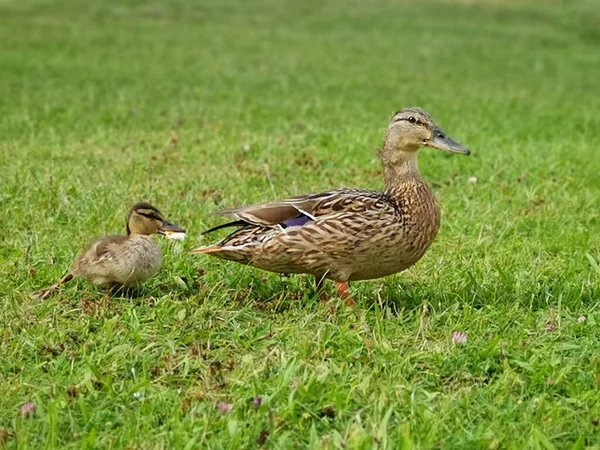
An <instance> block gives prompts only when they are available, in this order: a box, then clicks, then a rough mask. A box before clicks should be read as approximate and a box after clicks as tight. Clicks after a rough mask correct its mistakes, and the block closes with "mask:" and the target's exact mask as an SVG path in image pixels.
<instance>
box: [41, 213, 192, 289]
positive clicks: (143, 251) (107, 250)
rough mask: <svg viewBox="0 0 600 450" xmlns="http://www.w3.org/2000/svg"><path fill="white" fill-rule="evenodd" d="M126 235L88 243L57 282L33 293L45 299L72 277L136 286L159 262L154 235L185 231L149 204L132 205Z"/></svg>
mask: <svg viewBox="0 0 600 450" xmlns="http://www.w3.org/2000/svg"><path fill="white" fill-rule="evenodd" d="M126 229H127V235H126V236H106V237H103V238H102V239H99V240H97V241H95V242H93V243H92V244H90V245H89V246H88V247H87V248H86V249H85V250H84V251H83V252H82V253H80V254H79V256H77V258H75V262H74V263H73V266H72V267H71V270H70V271H69V273H67V274H66V275H65V276H64V277H63V278H62V279H61V280H60V281H59V282H58V283H56V284H54V285H52V286H50V287H48V288H46V289H43V290H41V291H39V292H37V293H35V294H34V297H35V298H37V299H40V300H45V299H47V298H48V297H50V296H51V295H52V294H53V293H54V292H55V291H56V290H57V289H58V288H60V286H62V285H63V284H65V283H66V282H68V281H70V280H72V279H73V278H74V277H81V278H86V279H87V280H89V281H90V282H92V283H93V284H96V285H100V286H104V285H112V286H122V287H125V288H137V287H139V286H140V285H141V284H142V283H144V282H145V281H147V280H149V279H150V278H152V277H153V276H154V275H156V273H157V272H158V271H159V269H160V267H161V265H162V252H161V250H160V247H159V246H158V245H156V244H155V243H154V242H152V239H151V238H150V236H151V235H153V234H160V235H163V236H166V237H167V238H180V237H181V236H182V235H184V233H185V231H184V230H183V229H182V228H180V227H179V226H177V225H174V224H172V223H169V222H167V221H166V220H164V219H163V217H162V214H161V213H160V211H159V210H158V209H156V208H155V207H154V206H152V205H150V204H148V203H138V204H136V205H134V206H133V208H131V210H130V211H129V215H128V216H127V222H126Z"/></svg>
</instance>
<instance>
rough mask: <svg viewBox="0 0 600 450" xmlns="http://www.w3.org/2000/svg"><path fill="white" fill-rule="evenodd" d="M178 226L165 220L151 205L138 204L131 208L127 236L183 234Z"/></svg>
mask: <svg viewBox="0 0 600 450" xmlns="http://www.w3.org/2000/svg"><path fill="white" fill-rule="evenodd" d="M183 232H184V230H182V229H181V228H179V227H178V226H177V225H174V224H172V223H169V222H167V221H166V220H164V219H163V217H162V214H161V213H160V211H159V210H158V209H156V208H155V207H154V206H152V205H150V204H149V203H138V204H136V205H134V206H133V208H131V211H129V216H128V217H127V234H142V235H145V236H149V235H151V234H162V235H165V234H166V233H183Z"/></svg>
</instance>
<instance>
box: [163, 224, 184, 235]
mask: <svg viewBox="0 0 600 450" xmlns="http://www.w3.org/2000/svg"><path fill="white" fill-rule="evenodd" d="M173 233H185V230H184V229H183V228H181V227H179V226H178V225H175V224H173V223H170V222H167V221H166V220H163V223H162V225H161V226H160V228H159V229H158V234H162V235H163V236H168V235H170V234H173Z"/></svg>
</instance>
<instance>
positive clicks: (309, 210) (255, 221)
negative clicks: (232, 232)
mask: <svg viewBox="0 0 600 450" xmlns="http://www.w3.org/2000/svg"><path fill="white" fill-rule="evenodd" d="M394 208H395V205H394V203H393V202H391V201H390V199H389V198H388V197H387V196H386V195H385V194H384V193H382V192H376V191H367V190H361V189H336V190H332V191H327V192H321V193H318V194H309V195H302V196H298V197H291V198H287V199H284V200H277V201H274V202H270V203H264V204H261V205H252V206H244V207H241V208H234V209H226V210H223V211H220V212H218V214H220V215H223V216H226V217H230V218H232V219H235V220H234V221H232V222H229V223H225V224H222V225H218V226H216V227H214V228H211V229H210V230H207V231H205V232H204V233H203V234H207V233H211V232H213V231H216V230H220V229H222V228H227V227H246V226H252V227H262V228H274V227H290V226H301V225H304V224H305V223H308V222H310V221H316V220H319V218H324V216H329V215H331V214H337V213H342V214H343V213H344V212H347V213H360V212H365V211H369V210H379V211H381V209H391V210H393V209H394Z"/></svg>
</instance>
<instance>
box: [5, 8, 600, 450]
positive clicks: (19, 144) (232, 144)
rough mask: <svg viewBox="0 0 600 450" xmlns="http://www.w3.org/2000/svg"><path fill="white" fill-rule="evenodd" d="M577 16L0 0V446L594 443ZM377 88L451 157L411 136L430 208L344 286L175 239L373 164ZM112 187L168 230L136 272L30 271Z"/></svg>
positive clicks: (590, 179)
mask: <svg viewBox="0 0 600 450" xmlns="http://www.w3.org/2000/svg"><path fill="white" fill-rule="evenodd" d="M599 30H600V12H599V10H598V7H597V3H596V2H595V1H592V0H587V1H586V0H580V1H569V2H567V1H564V2H561V1H551V0H549V1H544V2H542V1H537V2H535V1H533V0H532V1H531V2H530V3H524V2H520V1H518V0H512V1H508V0H504V1H501V0H497V1H492V0H480V1H477V0H471V1H459V2H450V1H446V2H444V1H440V2H437V3H434V2H432V1H427V2H403V1H399V0H373V1H368V2H367V1H358V0H348V1H343V0H332V1H330V2H319V1H316V0H304V1H302V2H293V1H291V0H290V1H287V0H257V1H254V2H244V1H242V0H222V1H212V2H199V1H186V0H161V1H159V0H147V1H142V0H130V1H127V2H121V1H117V0H105V1H102V2H100V1H97V2H83V1H80V0H79V1H78V0H56V1H53V2H49V1H47V0H30V1H27V2H23V1H17V0H0V52H1V55H0V173H1V174H2V175H1V177H0V219H1V220H0V223H1V224H2V227H1V228H0V267H1V270H0V447H2V445H3V444H2V443H4V445H5V446H6V447H7V448H41V447H44V448H89V449H91V448H140V449H141V448H143V449H155V448H156V449H162V448H187V449H191V448H213V449H219V448H231V449H238V448H256V447H259V446H264V447H265V448H273V449H284V448H325V449H329V448H351V449H355V448H359V449H367V448H390V449H396V448H403V449H409V448H439V449H449V448H453V449H471V448H486V449H496V448H498V449H505V448H514V449H524V448H533V449H535V448H540V449H553V448H555V449H571V448H572V449H584V448H591V449H600V425H599V423H600V353H599V352H598V350H599V349H600V331H599V330H600V329H599V325H600V206H599V205H600V179H599V177H598V173H599V172H600V163H599V160H598V149H599V148H600V128H599V125H598V124H599V117H600V97H599V94H600V91H599V88H598V74H599V73H600V52H599V50H598V49H599V48H600V31H599ZM406 106H421V107H423V108H424V109H426V110H427V111H428V112H429V113H430V114H431V115H432V116H433V117H434V119H435V120H436V122H437V123H438V125H440V127H441V128H442V129H444V130H445V131H446V132H447V133H448V134H449V135H450V136H452V137H453V138H454V139H456V140H458V141H459V142H461V143H463V144H464V145H466V146H467V147H469V148H470V149H471V150H472V155H471V156H470V157H461V156H457V155H450V154H445V153H440V152H436V151H434V150H429V149H426V150H423V151H422V152H421V155H420V167H421V171H422V173H423V176H424V177H425V179H426V180H427V182H428V183H429V184H430V186H431V187H432V188H433V190H434V191H435V194H436V196H437V198H438V200H439V202H440V205H441V208H442V226H441V230H440V234H439V236H438V238H437V239H436V242H435V243H434V244H433V246H432V247H431V249H430V251H429V252H428V253H427V254H426V255H425V257H424V258H423V259H422V260H421V261H420V262H419V263H418V264H417V265H416V266H414V267H413V268H411V269H410V270H408V271H407V272H405V273H403V274H399V275H396V276H393V277H389V278H386V279H381V280H375V281H369V282H364V283H354V284H353V285H352V286H351V288H352V291H353V294H354V296H355V298H356V300H357V304H356V306H355V307H353V308H352V307H348V306H345V305H344V304H342V303H341V302H339V301H334V305H335V306H334V307H333V308H332V307H330V306H328V305H323V304H321V303H320V302H319V301H318V299H317V298H316V296H315V293H314V290H313V288H312V280H310V279H309V278H307V277H301V276H294V277H289V278H284V277H280V276H278V275H275V274H270V273H265V272H261V271H259V270H256V269H253V268H250V267H244V266H239V265H236V264H234V263H228V262H224V261H219V260H213V259H209V258H207V257H197V256H192V255H188V254H187V253H186V251H187V250H190V249H193V248H195V247H197V246H199V245H202V244H205V243H207V242H210V241H212V240H213V239H216V238H217V237H218V236H211V238H210V239H208V240H207V238H204V237H202V236H201V234H200V233H201V232H202V231H203V230H204V229H205V228H206V227H210V226H214V225H217V224H219V223H221V219H220V218H218V217H216V216H214V215H211V213H213V212H214V211H216V210H218V209H220V208H226V207H234V206H239V205H243V204H247V203H255V202H263V201H267V200H273V199H276V198H280V197H285V196H291V195H297V194H303V193H310V192H318V191H320V190H326V189H331V188H336V187H341V186H345V187H361V188H368V189H380V188H382V185H383V178H382V172H381V165H380V163H379V160H378V157H377V149H378V148H379V146H380V145H381V142H382V139H383V134H384V131H385V127H386V125H387V122H388V120H389V119H390V117H391V115H392V114H393V112H394V111H395V110H397V109H400V108H402V107H406ZM140 200H145V201H149V202H151V203H153V204H155V205H156V206H157V207H159V208H160V209H161V211H162V212H163V213H164V215H165V217H167V218H168V219H170V220H171V221H173V222H175V223H178V224H180V225H182V226H183V227H184V228H186V229H187V230H188V239H187V240H186V241H185V242H183V243H180V242H172V241H165V240H160V239H159V238H157V239H156V241H157V242H159V243H160V245H161V247H162V248H163V253H164V265H163V268H162V270H161V272H160V273H159V275H157V276H156V277H155V278H154V279H152V280H151V281H150V282H149V283H148V284H147V285H146V286H145V290H144V295H143V296H141V297H138V298H124V297H123V298H122V297H113V298H110V297H108V296H105V295H104V293H103V292H102V290H100V289H97V288H95V287H94V286H92V285H90V284H89V283H87V282H85V281H77V282H73V283H71V284H69V285H67V286H66V287H65V288H64V289H63V290H61V291H60V293H58V294H57V295H56V296H54V297H53V298H52V299H50V300H48V301H46V302H43V303H40V302H39V301H35V300H33V299H32V298H31V297H30V295H31V293H32V292H34V291H35V290H37V289H40V288H42V287H45V286H46V285H48V284H51V283H53V282H55V281H56V280H57V279H59V278H60V277H61V276H62V275H63V274H64V273H65V272H66V271H67V270H68V269H69V266H70V263H71V262H72V260H73V258H74V256H75V255H76V254H77V253H78V252H79V251H80V250H81V249H82V247H83V246H84V245H85V244H86V243H88V242H89V241H90V240H92V239H94V238H97V237H99V236H102V235H105V234H115V233H123V232H124V231H125V230H124V227H125V224H124V218H125V215H126V213H127V211H128V209H129V208H130V207H131V205H133V204H134V203H135V202H137V201H140ZM328 289H329V292H330V293H331V294H332V295H333V288H332V286H329V287H328ZM455 332H460V333H464V335H461V336H463V337H464V336H465V335H466V342H455V340H453V333H455ZM459 341H464V339H462V340H459ZM24 405H25V406H24Z"/></svg>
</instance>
